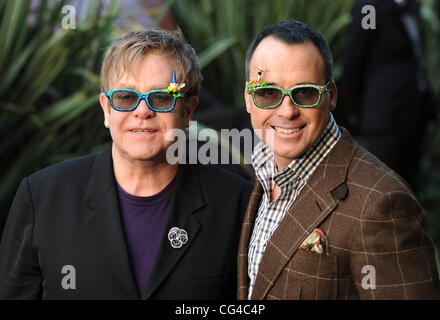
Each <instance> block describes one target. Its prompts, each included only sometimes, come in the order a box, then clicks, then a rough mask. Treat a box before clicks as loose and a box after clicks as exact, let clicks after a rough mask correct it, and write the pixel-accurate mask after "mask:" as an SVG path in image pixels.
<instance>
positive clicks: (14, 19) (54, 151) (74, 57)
mask: <svg viewBox="0 0 440 320" xmlns="http://www.w3.org/2000/svg"><path fill="white" fill-rule="evenodd" d="M31 4H32V1H30V0H20V1H6V0H0V111H1V116H0V136H1V137H2V138H1V144H0V154H1V155H2V156H1V160H0V167H1V168H2V174H1V175H0V208H1V211H2V212H3V213H4V214H2V217H1V218H2V220H4V219H5V217H6V213H7V212H8V208H9V206H10V201H11V198H12V196H13V194H14V193H15V190H16V189H17V186H18V183H19V182H20V180H21V179H22V178H23V177H24V176H26V175H27V174H29V173H31V172H33V171H35V170H37V169H40V168H41V167H43V166H45V165H48V164H50V163H52V162H55V161H57V160H62V159H64V158H67V157H71V156H72V155H76V154H82V153H85V152H87V151H90V150H91V149H92V148H93V146H96V145H97V144H99V143H100V142H102V141H104V139H105V136H106V131H105V130H104V129H103V126H102V125H101V122H102V121H101V120H100V119H101V118H102V115H101V114H100V112H101V111H100V110H99V107H97V102H98V93H99V77H98V75H97V72H98V71H99V66H100V59H101V56H102V53H101V51H102V48H103V47H105V46H106V44H107V43H108V40H109V39H108V38H109V34H110V32H111V30H112V28H113V20H114V19H115V17H116V15H117V13H118V6H119V1H116V0H114V1H111V2H110V3H109V5H108V7H105V8H104V5H103V3H101V2H100V1H96V0H94V1H89V2H88V6H87V7H86V8H84V10H86V13H87V14H86V16H85V18H84V19H82V20H79V19H78V21H77V23H76V29H74V30H71V29H66V30H64V29H63V28H62V27H61V21H62V18H63V15H62V8H63V6H64V5H66V4H68V2H66V1H57V2H55V3H54V2H53V1H47V0H41V1H39V2H38V3H37V7H36V8H34V9H33V8H31ZM77 15H78V14H77ZM97 119H99V120H97ZM0 222H2V221H0ZM2 225H3V223H0V229H1V227H2ZM0 231H1V230H0Z"/></svg>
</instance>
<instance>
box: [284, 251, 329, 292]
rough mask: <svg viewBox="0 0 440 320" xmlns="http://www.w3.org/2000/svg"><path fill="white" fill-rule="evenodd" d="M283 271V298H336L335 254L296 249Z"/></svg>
mask: <svg viewBox="0 0 440 320" xmlns="http://www.w3.org/2000/svg"><path fill="white" fill-rule="evenodd" d="M284 272H285V273H286V275H285V281H286V283H285V297H284V298H285V299H301V300H331V299H336V293H337V257H336V256H332V255H321V254H317V253H313V252H306V251H302V250H298V251H297V252H296V253H295V255H294V256H293V257H292V259H291V261H290V262H289V264H288V265H287V266H286V269H285V270H284Z"/></svg>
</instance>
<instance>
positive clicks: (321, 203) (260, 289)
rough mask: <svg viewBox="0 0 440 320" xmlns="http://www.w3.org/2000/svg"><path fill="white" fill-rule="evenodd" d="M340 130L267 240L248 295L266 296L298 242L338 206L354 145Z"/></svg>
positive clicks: (345, 133) (296, 248) (257, 297)
mask: <svg viewBox="0 0 440 320" xmlns="http://www.w3.org/2000/svg"><path fill="white" fill-rule="evenodd" d="M342 131H343V133H342V137H341V139H340V140H339V141H338V143H337V144H336V145H335V146H334V148H333V149H332V151H330V153H329V154H328V155H327V156H326V157H325V158H324V159H323V160H322V162H321V163H320V164H319V166H318V167H317V168H316V170H315V172H314V173H313V174H312V176H311V177H310V179H309V181H308V182H307V183H306V185H305V186H304V187H303V189H302V190H301V192H300V193H299V195H298V197H297V199H296V200H295V201H294V202H293V204H292V206H291V207H290V209H289V210H288V212H287V213H286V215H285V216H284V218H283V220H282V221H281V223H280V225H279V226H278V228H277V229H276V230H275V232H274V234H273V235H272V237H271V239H270V240H269V241H268V243H267V247H266V250H265V252H264V255H263V258H262V260H261V264H260V267H259V270H258V275H257V278H256V280H255V284H254V288H253V291H252V297H251V299H264V298H265V297H266V295H267V293H268V292H269V290H270V288H271V287H272V286H273V284H274V283H275V281H276V279H277V277H278V276H279V275H280V274H281V272H282V270H283V269H284V268H285V266H286V264H287V263H288V262H289V260H290V259H291V258H292V256H293V255H294V254H295V252H296V251H297V250H298V247H299V245H300V244H301V242H302V241H303V240H304V239H305V238H306V237H307V236H308V235H309V234H310V233H311V232H312V231H313V229H314V228H316V227H317V226H318V225H319V224H320V223H321V222H322V221H323V220H324V219H325V218H326V217H327V216H328V215H329V214H330V213H331V212H333V210H334V209H335V208H336V207H337V201H336V200H335V198H339V197H340V195H341V192H340V190H347V189H346V185H345V180H346V176H347V172H348V167H349V163H350V161H351V159H352V157H353V154H354V152H355V150H356V145H355V144H354V142H353V141H352V140H351V137H350V135H349V133H348V131H346V130H344V129H342ZM335 191H336V192H335ZM347 192H348V191H347ZM335 195H336V196H335ZM254 210H255V211H257V210H258V209H254ZM247 243H248V242H247ZM246 269H247V267H246ZM246 271H247V270H246Z"/></svg>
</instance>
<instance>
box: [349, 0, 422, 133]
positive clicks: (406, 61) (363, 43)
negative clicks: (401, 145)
mask: <svg viewBox="0 0 440 320" xmlns="http://www.w3.org/2000/svg"><path fill="white" fill-rule="evenodd" d="M366 5H372V6H374V8H375V10H376V29H363V27H362V21H363V20H364V19H366V18H368V17H367V13H362V8H363V7H364V6H366ZM418 10H419V7H418V4H417V2H416V1H413V0H411V1H409V2H408V3H407V5H405V6H404V7H399V6H398V5H396V4H395V3H394V0H359V1H357V2H356V3H355V5H354V6H353V8H352V11H351V17H352V21H351V24H350V27H349V29H348V37H347V44H346V50H345V57H344V62H343V73H342V78H341V82H340V84H341V90H340V98H341V102H342V104H343V106H344V108H345V109H346V113H347V116H348V117H349V118H352V119H354V118H357V119H358V123H357V124H356V125H355V126H354V127H351V129H353V131H354V132H356V133H360V134H371V133H376V134H381V133H387V134H389V133H393V134H395V135H397V136H398V137H397V139H400V138H401V137H403V136H404V135H405V134H407V133H410V134H411V135H413V134H414V130H420V129H421V128H422V126H423V124H424V122H425V120H426V116H427V113H428V111H427V108H428V106H426V105H421V103H422V99H423V98H424V94H425V93H424V92H422V91H420V90H419V87H418V83H417V78H418V76H422V74H421V73H420V71H419V66H418V61H417V57H416V55H415V54H414V50H415V48H414V46H413V43H412V41H411V39H410V37H409V35H408V31H407V30H406V28H405V26H404V23H403V21H402V18H403V16H404V15H405V14H413V15H414V16H415V17H416V19H417V22H418V23H419V26H420V20H419V19H420V17H419V15H418ZM368 12H369V11H368ZM366 21H368V19H367V20H366ZM420 30H421V29H419V31H420ZM420 36H422V34H420ZM353 124H354V123H352V125H353ZM396 132H399V133H401V134H400V135H399V134H396Z"/></svg>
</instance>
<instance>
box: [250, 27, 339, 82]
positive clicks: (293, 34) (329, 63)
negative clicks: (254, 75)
mask: <svg viewBox="0 0 440 320" xmlns="http://www.w3.org/2000/svg"><path fill="white" fill-rule="evenodd" d="M268 36H273V37H274V38H276V39H278V40H281V41H283V42H284V43H287V44H292V43H305V42H307V41H312V42H313V43H314V45H315V46H316V47H317V48H318V51H319V53H320V54H321V56H322V59H323V60H324V67H325V78H326V79H325V80H326V81H329V80H333V57H332V53H331V51H330V48H329V46H328V43H327V41H326V40H325V38H324V36H323V35H322V34H321V33H319V32H318V31H316V30H314V29H312V28H311V27H310V26H309V25H307V24H305V23H303V22H301V21H297V20H294V19H289V20H285V21H280V22H277V23H275V24H272V25H270V26H268V27H266V28H265V29H263V30H262V31H260V32H259V33H258V34H257V35H256V36H255V38H254V40H253V41H252V43H251V45H250V46H249V49H248V51H247V53H246V62H245V73H246V81H249V64H250V62H251V59H252V56H253V55H254V52H255V49H256V48H257V46H258V45H259V44H260V42H261V41H262V40H263V39H264V38H266V37H268Z"/></svg>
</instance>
